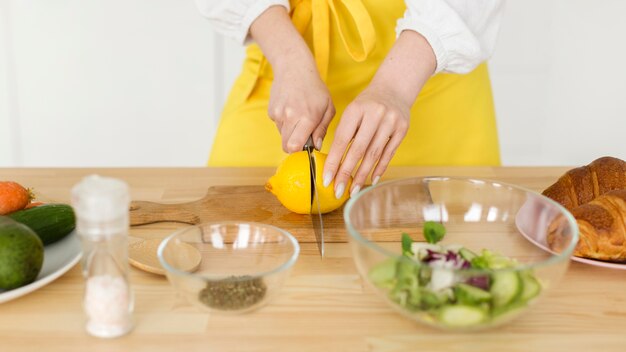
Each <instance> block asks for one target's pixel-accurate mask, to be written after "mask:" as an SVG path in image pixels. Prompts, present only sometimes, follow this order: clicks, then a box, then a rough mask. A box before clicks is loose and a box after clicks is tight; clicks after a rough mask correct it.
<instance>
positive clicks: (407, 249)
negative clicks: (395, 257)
mask: <svg viewBox="0 0 626 352" xmlns="http://www.w3.org/2000/svg"><path fill="white" fill-rule="evenodd" d="M412 244H413V239H412V238H411V236H409V234H408V233H406V232H403V233H402V254H403V255H405V256H407V257H412V256H413V254H414V253H413V251H412V250H411V245H412Z"/></svg>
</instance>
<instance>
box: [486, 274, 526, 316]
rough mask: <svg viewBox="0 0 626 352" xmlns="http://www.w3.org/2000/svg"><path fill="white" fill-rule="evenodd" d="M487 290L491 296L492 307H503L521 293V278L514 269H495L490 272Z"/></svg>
mask: <svg viewBox="0 0 626 352" xmlns="http://www.w3.org/2000/svg"><path fill="white" fill-rule="evenodd" d="M491 278H492V284H491V288H490V290H489V292H491V295H492V296H493V301H492V302H493V307H494V308H498V307H503V306H506V305H507V304H509V303H511V302H513V301H515V300H516V299H517V298H518V297H519V296H520V294H521V293H522V280H521V279H520V277H519V275H517V273H516V272H515V271H496V272H494V273H493V274H491Z"/></svg>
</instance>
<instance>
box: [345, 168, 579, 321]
mask: <svg viewBox="0 0 626 352" xmlns="http://www.w3.org/2000/svg"><path fill="white" fill-rule="evenodd" d="M520 209H522V210H523V213H524V218H525V220H524V221H527V222H528V221H530V222H532V226H526V227H527V229H526V230H527V231H525V233H524V234H522V233H521V232H520V231H519V230H518V226H517V224H516V218H517V217H518V216H517V215H518V213H520ZM529 209H530V211H529ZM344 218H345V223H346V228H347V230H348V233H349V238H350V243H351V247H352V251H353V257H354V260H355V263H356V266H357V268H358V270H359V273H360V274H361V276H362V277H363V278H364V280H365V281H367V282H368V283H369V284H371V285H370V286H372V287H373V288H374V290H375V291H376V292H377V293H378V294H380V296H382V297H383V298H384V299H385V301H386V302H388V303H389V304H390V305H391V306H392V307H393V308H395V309H396V310H398V311H399V312H401V313H402V314H404V315H405V316H408V317H410V318H412V319H414V320H416V321H418V322H421V323H425V324H427V325H430V326H433V327H438V328H444V329H448V330H479V329H484V328H489V327H494V326H497V325H500V324H502V323H505V322H508V321H510V320H512V319H513V318H515V317H517V316H519V315H520V314H522V313H523V312H525V311H526V310H528V309H529V308H530V307H532V306H533V305H535V303H536V302H538V301H539V300H540V299H541V298H542V297H543V296H545V295H546V294H548V292H549V291H550V288H551V287H554V286H555V285H556V283H557V282H558V281H559V279H561V277H562V276H563V274H564V273H565V271H566V270H567V267H568V265H569V257H570V256H571V254H572V251H573V250H574V247H575V245H576V243H577V241H578V227H577V226H576V222H575V221H574V219H573V218H572V216H571V215H570V214H569V213H568V212H567V211H566V210H565V209H564V208H563V207H561V206H560V205H559V204H557V203H556V202H554V201H552V200H550V199H548V198H546V197H544V196H542V195H540V194H538V193H535V192H532V191H530V190H526V189H524V188H522V187H518V186H514V185H510V184H505V183H502V182H496V181H489V180H481V179H470V178H452V177H419V178H409V179H401V180H394V181H389V182H383V183H380V184H378V185H376V186H373V187H370V188H368V189H365V190H364V191H362V192H361V193H359V194H358V195H357V196H356V197H353V198H352V199H351V200H350V201H349V202H348V203H347V205H346V207H345V209H344ZM549 231H550V233H551V236H555V237H558V239H559V241H560V243H561V244H562V245H561V246H560V247H559V249H554V250H545V248H542V247H541V246H537V245H536V243H545V237H546V235H547V233H548V232H549Z"/></svg>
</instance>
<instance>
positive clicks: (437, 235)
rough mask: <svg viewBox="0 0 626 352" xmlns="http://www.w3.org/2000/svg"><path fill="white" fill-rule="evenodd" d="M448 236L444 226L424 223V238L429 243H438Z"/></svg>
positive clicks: (429, 222) (431, 222)
mask: <svg viewBox="0 0 626 352" xmlns="http://www.w3.org/2000/svg"><path fill="white" fill-rule="evenodd" d="M445 235H446V228H445V227H444V226H443V224H440V223H438V222H434V221H426V222H425V223H424V238H426V241H428V243H437V242H439V241H441V240H442V239H443V236H445Z"/></svg>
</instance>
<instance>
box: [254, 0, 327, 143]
mask: <svg viewBox="0 0 626 352" xmlns="http://www.w3.org/2000/svg"><path fill="white" fill-rule="evenodd" d="M250 34H251V35H252V38H253V39H254V40H255V41H256V42H257V43H258V44H259V46H260V47H261V50H262V51H263V54H265V56H266V57H267V59H268V61H269V62H270V64H272V69H273V71H274V82H273V83H272V89H271V91H270V101H269V107H268V115H269V116H270V118H271V119H272V121H274V123H276V127H277V128H278V131H279V132H280V135H281V136H282V145H283V150H284V151H285V152H287V153H293V152H297V151H300V150H302V147H303V146H304V144H305V143H306V141H307V139H308V138H309V136H311V135H313V143H314V144H315V147H316V148H317V149H318V150H319V149H321V147H322V140H323V139H324V136H325V135H326V130H327V129H328V125H329V124H330V121H331V120H332V119H333V117H334V116H335V106H334V105H333V102H332V99H331V97H330V93H329V92H328V88H327V87H326V85H325V84H324V82H322V80H321V78H320V75H319V72H318V71H317V66H316V64H315V59H314V58H313V55H312V54H311V51H310V50H309V47H308V46H307V45H306V43H305V41H304V39H303V38H302V36H301V35H300V33H298V31H297V30H296V28H295V27H294V26H293V24H292V22H291V19H290V18H289V14H288V13H287V10H286V9H285V8H284V7H282V6H272V7H270V8H269V9H267V10H266V11H265V12H263V14H261V15H260V16H259V17H258V18H257V19H256V20H255V21H254V22H253V23H252V26H250Z"/></svg>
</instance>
